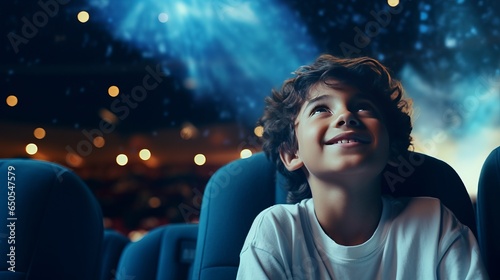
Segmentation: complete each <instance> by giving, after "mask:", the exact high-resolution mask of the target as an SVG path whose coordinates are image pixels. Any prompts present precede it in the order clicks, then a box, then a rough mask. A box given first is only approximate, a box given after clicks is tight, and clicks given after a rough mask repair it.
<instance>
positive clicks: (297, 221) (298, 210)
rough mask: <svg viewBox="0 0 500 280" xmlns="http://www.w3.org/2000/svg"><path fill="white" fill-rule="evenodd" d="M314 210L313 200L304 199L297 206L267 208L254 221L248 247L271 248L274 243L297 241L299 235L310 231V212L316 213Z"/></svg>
mask: <svg viewBox="0 0 500 280" xmlns="http://www.w3.org/2000/svg"><path fill="white" fill-rule="evenodd" d="M313 209H314V206H313V204H312V199H304V200H302V201H301V202H299V203H296V204H276V205H273V206H270V207H269V208H266V209H265V210H263V211H262V212H260V213H259V215H257V217H256V218H255V220H254V221H253V224H252V227H251V228H250V231H249V233H248V236H247V240H246V243H247V245H250V244H252V246H254V247H260V248H271V247H274V246H270V245H271V244H273V243H274V245H276V243H275V242H286V241H287V240H288V241H292V240H295V239H296V238H297V236H298V235H304V234H306V232H309V231H310V229H309V228H310V215H311V214H310V212H311V211H314V210H313ZM313 213H314V212H313ZM277 233H278V234H277ZM301 238H303V237H301ZM269 243H271V244H269ZM269 246H270V247H269ZM285 247H286V246H285Z"/></svg>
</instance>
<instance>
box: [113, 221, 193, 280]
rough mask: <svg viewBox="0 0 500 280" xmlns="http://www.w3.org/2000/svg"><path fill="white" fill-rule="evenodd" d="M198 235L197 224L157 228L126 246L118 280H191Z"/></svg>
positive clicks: (117, 276)
mask: <svg viewBox="0 0 500 280" xmlns="http://www.w3.org/2000/svg"><path fill="white" fill-rule="evenodd" d="M197 234H198V225H197V224H171V225H165V226H160V227H158V228H155V229H154V230H152V231H150V232H148V233H147V234H146V235H145V236H144V237H143V238H142V239H140V240H139V241H136V242H131V243H129V244H128V245H127V246H126V247H125V249H124V250H123V252H122V256H121V258H120V261H119V263H118V268H117V271H116V279H117V280H124V279H134V280H142V279H144V280H153V279H158V280H160V279H161V280H182V279H190V278H191V269H192V265H193V262H194V255H195V247H196V238H197Z"/></svg>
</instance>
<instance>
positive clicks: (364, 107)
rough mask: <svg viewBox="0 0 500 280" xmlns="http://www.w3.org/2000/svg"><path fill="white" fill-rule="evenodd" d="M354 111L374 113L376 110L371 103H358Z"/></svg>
mask: <svg viewBox="0 0 500 280" xmlns="http://www.w3.org/2000/svg"><path fill="white" fill-rule="evenodd" d="M354 109H355V111H357V112H365V111H367V112H373V111H374V110H375V108H374V106H373V105H372V104H371V103H369V102H362V103H358V104H356V106H355V108H354Z"/></svg>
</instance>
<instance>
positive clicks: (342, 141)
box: [334, 139, 359, 144]
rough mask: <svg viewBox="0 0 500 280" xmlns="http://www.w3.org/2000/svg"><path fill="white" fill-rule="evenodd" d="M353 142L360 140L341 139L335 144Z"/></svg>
mask: <svg viewBox="0 0 500 280" xmlns="http://www.w3.org/2000/svg"><path fill="white" fill-rule="evenodd" d="M351 142H359V141H358V140H356V139H342V140H340V141H337V142H335V143H334V144H345V143H351Z"/></svg>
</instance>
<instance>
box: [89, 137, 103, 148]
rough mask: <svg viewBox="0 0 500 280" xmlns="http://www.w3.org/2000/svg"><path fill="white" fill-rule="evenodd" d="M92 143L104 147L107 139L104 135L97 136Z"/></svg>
mask: <svg viewBox="0 0 500 280" xmlns="http://www.w3.org/2000/svg"><path fill="white" fill-rule="evenodd" d="M92 144H94V146H96V147H97V148H102V147H104V145H105V144H106V140H104V137H102V136H97V137H96V138H94V140H93V141H92Z"/></svg>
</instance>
